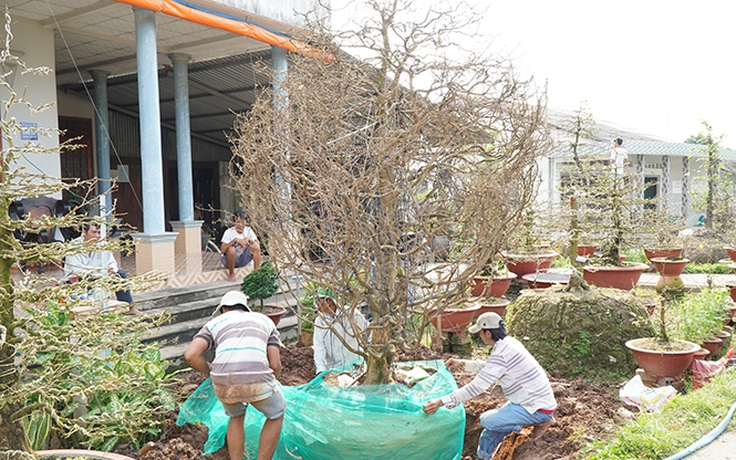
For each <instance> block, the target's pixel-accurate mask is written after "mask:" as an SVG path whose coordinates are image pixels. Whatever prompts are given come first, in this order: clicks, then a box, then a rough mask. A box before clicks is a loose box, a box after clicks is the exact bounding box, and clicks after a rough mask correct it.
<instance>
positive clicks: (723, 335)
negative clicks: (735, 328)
mask: <svg viewBox="0 0 736 460" xmlns="http://www.w3.org/2000/svg"><path fill="white" fill-rule="evenodd" d="M716 337H718V338H719V339H721V345H720V346H719V347H718V350H716V353H718V352H719V351H721V348H723V347H727V346H729V345H730V344H731V333H730V332H728V331H718V332H717V333H716Z"/></svg>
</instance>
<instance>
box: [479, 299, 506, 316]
mask: <svg viewBox="0 0 736 460" xmlns="http://www.w3.org/2000/svg"><path fill="white" fill-rule="evenodd" d="M509 304H511V301H510V300H508V299H500V298H492V299H488V298H486V299H483V300H482V301H481V302H480V304H479V307H478V311H477V312H476V313H475V317H476V318H477V317H479V316H480V315H482V314H483V313H488V312H493V313H496V314H498V316H503V315H504V314H505V313H506V307H508V306H509Z"/></svg>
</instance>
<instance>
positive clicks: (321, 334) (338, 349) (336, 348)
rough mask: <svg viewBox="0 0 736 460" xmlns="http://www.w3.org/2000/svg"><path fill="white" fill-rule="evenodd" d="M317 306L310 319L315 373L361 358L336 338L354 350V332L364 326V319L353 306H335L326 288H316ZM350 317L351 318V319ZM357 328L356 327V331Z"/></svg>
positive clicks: (356, 344)
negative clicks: (315, 313) (317, 312)
mask: <svg viewBox="0 0 736 460" xmlns="http://www.w3.org/2000/svg"><path fill="white" fill-rule="evenodd" d="M315 297H316V298H317V308H318V309H319V311H320V313H319V315H318V316H317V319H316V320H315V321H314V344H313V346H314V365H315V367H316V368H317V373H318V374H319V373H320V372H322V371H324V370H327V369H344V368H346V367H348V366H350V365H351V363H353V362H355V361H361V360H362V358H361V357H360V356H359V355H357V354H356V353H354V352H352V351H350V350H349V349H348V348H347V347H346V346H345V344H344V343H343V342H342V341H341V340H340V338H339V337H338V335H339V336H340V337H342V339H343V341H344V342H346V343H347V344H349V345H350V348H352V349H353V350H358V349H359V347H360V346H359V345H358V339H357V338H356V336H357V334H361V333H362V332H363V331H365V330H366V329H367V328H368V320H366V319H365V317H364V316H363V314H362V313H361V312H360V311H358V310H357V309H356V310H355V311H354V312H352V315H351V311H350V309H348V308H338V307H337V303H336V302H335V296H334V295H333V294H332V291H331V290H330V289H318V290H317V292H316V296H315ZM351 316H352V319H351ZM356 329H357V330H356Z"/></svg>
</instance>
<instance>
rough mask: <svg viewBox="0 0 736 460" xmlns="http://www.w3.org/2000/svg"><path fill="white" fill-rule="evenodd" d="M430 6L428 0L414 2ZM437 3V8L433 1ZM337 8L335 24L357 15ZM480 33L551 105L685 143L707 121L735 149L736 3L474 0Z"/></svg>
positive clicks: (479, 40)
mask: <svg viewBox="0 0 736 460" xmlns="http://www.w3.org/2000/svg"><path fill="white" fill-rule="evenodd" d="M417 1H418V2H419V3H425V2H427V3H429V2H430V0H417ZM431 1H434V0H431ZM345 3H347V0H332V6H333V17H332V21H333V26H334V27H336V28H340V27H346V24H349V23H350V21H351V20H352V19H355V18H359V17H360V13H359V12H356V10H355V9H356V8H358V9H359V7H357V6H355V5H353V6H352V7H348V8H343V5H344V4H345ZM469 3H471V4H473V5H474V6H476V7H477V8H481V9H485V10H486V11H485V12H484V13H483V15H482V18H483V19H482V24H483V27H482V34H483V35H480V34H479V35H476V36H475V38H474V39H472V40H470V41H469V42H468V44H464V45H475V44H477V45H478V46H481V47H487V46H490V47H491V50H493V51H495V52H499V53H502V54H503V55H506V56H508V57H509V58H510V59H511V61H512V62H513V64H514V66H515V67H516V68H517V69H518V70H519V71H520V72H521V73H522V74H523V75H528V76H532V77H534V79H535V81H536V83H537V85H542V86H543V85H544V84H545V83H546V85H547V90H548V107H550V108H555V109H561V110H576V109H578V108H579V107H581V105H582V104H585V105H586V106H587V107H588V110H589V112H590V113H591V114H592V115H593V117H594V118H595V119H596V120H598V121H600V122H604V123H610V124H611V125H613V126H617V127H620V128H622V129H625V130H628V131H635V132H639V133H641V134H646V135H650V136H653V137H656V138H659V139H661V140H665V141H673V142H682V141H684V140H685V139H686V138H687V137H689V136H690V135H694V134H697V133H698V132H700V131H703V129H704V128H703V126H702V125H701V123H700V122H701V120H706V121H708V123H710V124H711V126H713V129H714V133H715V134H716V135H723V136H724V137H723V141H722V145H724V146H727V147H732V148H733V147H736V72H735V71H736V52H735V51H736V49H735V48H736V27H734V20H735V19H736V2H733V1H731V0H701V1H699V2H695V1H692V0H690V1H684V0H671V1H663V0H636V1H634V0H620V1H616V2H612V1H604V0H587V1H584V0H469Z"/></svg>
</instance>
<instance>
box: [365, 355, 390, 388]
mask: <svg viewBox="0 0 736 460" xmlns="http://www.w3.org/2000/svg"><path fill="white" fill-rule="evenodd" d="M387 355H388V353H387V354H386V355H383V356H381V357H379V358H374V357H373V356H370V355H369V356H368V358H367V359H366V367H367V370H366V374H365V381H364V382H363V385H384V384H387V383H390V382H391V358H390V357H389V356H387Z"/></svg>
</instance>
